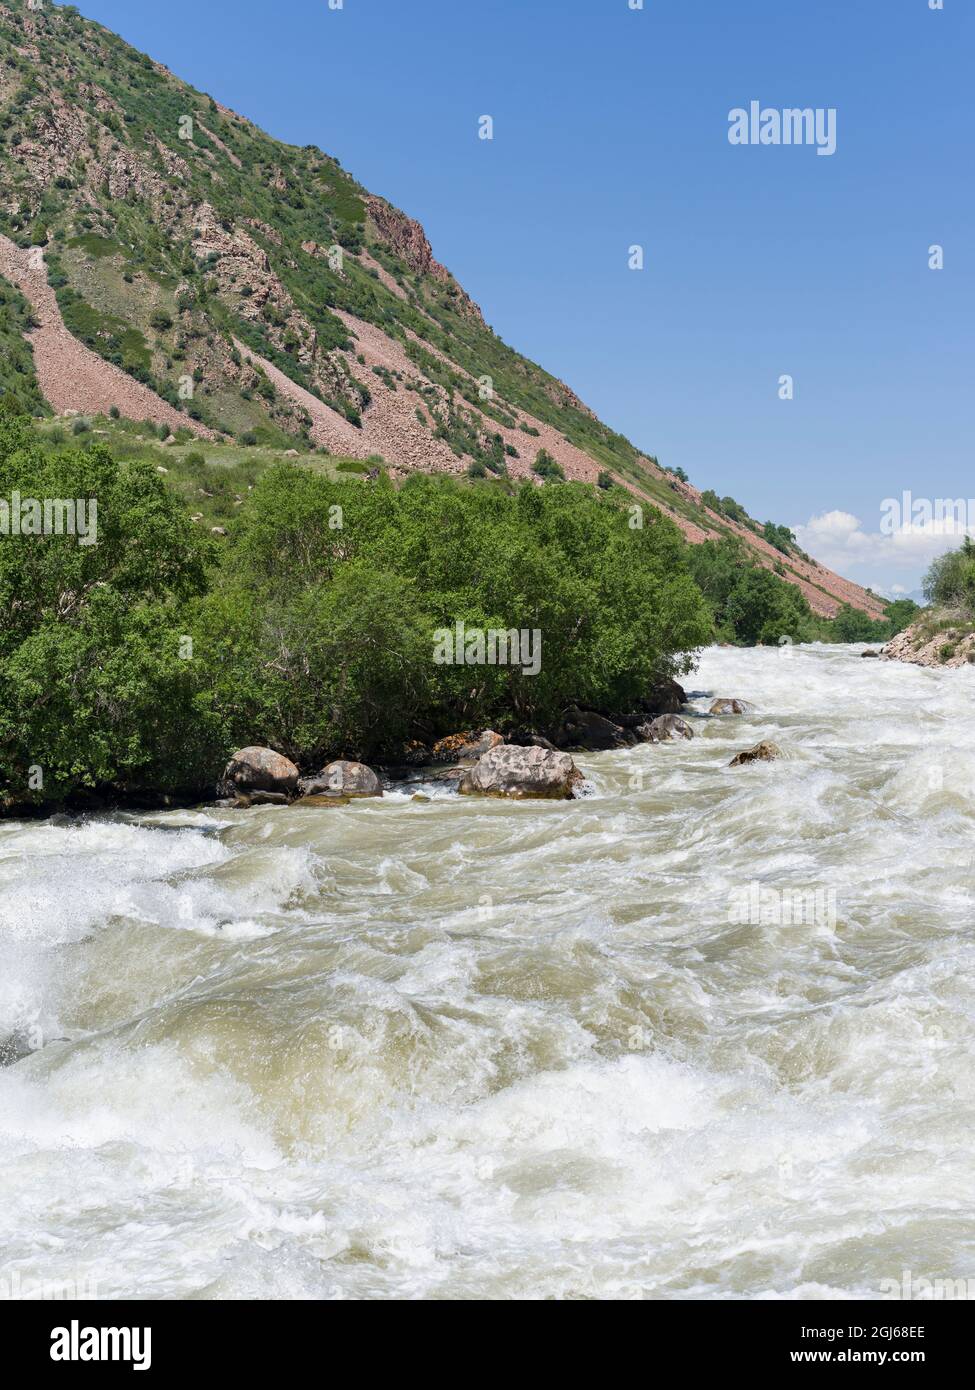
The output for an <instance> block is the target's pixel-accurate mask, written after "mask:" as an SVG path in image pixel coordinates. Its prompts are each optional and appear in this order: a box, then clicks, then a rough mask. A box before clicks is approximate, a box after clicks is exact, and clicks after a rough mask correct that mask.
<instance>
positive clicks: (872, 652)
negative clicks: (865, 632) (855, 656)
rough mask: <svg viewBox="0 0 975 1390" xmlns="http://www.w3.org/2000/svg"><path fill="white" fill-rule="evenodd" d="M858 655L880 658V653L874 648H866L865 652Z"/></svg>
mask: <svg viewBox="0 0 975 1390" xmlns="http://www.w3.org/2000/svg"><path fill="white" fill-rule="evenodd" d="M860 655H861V656H876V657H879V656H880V653H879V652H878V651H877V650H876V648H874V647H868V648H867V650H866V651H865V652H861V653H860Z"/></svg>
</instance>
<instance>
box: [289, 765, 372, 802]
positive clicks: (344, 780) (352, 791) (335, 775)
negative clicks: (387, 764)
mask: <svg viewBox="0 0 975 1390" xmlns="http://www.w3.org/2000/svg"><path fill="white" fill-rule="evenodd" d="M299 790H300V792H301V794H302V796H331V797H339V796H382V794H383V787H382V783H381V782H380V780H379V778H378V777H377V776H376V774H375V773H374V772H373V770H372V768H371V767H366V765H365V763H352V762H346V761H345V760H343V759H340V760H339V761H338V762H335V763H329V765H328V766H327V767H323V768H322V770H321V772H319V773H318V775H317V776H316V777H303V778H302V779H301V784H300V787H299Z"/></svg>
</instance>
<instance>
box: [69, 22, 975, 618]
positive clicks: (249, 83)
mask: <svg viewBox="0 0 975 1390" xmlns="http://www.w3.org/2000/svg"><path fill="white" fill-rule="evenodd" d="M629 4H630V0H618V4H614V7H613V9H612V10H611V11H610V10H609V9H608V8H606V7H603V10H602V13H598V12H597V8H596V6H595V4H594V3H590V0H565V3H561V2H560V0H541V3H539V4H538V5H536V6H533V7H532V9H531V11H530V12H528V11H526V10H525V9H524V8H523V7H519V6H518V5H515V4H514V3H513V2H512V0H492V3H489V4H488V5H487V6H486V7H480V8H479V9H478V10H477V12H476V13H464V14H457V13H455V12H454V11H453V9H451V8H450V7H449V6H448V5H447V4H446V0H422V4H414V5H412V6H410V7H409V9H408V11H404V10H403V9H402V8H397V7H396V6H394V5H393V4H392V3H391V0H369V2H368V3H365V2H364V0H363V2H362V3H359V0H344V3H343V4H342V7H341V8H340V9H331V8H328V7H326V6H325V5H324V4H323V3H321V0H296V3H295V4H294V5H293V6H292V7H291V10H290V12H289V13H290V16H291V18H292V21H293V22H292V23H290V24H286V25H282V24H280V23H279V22H278V18H277V16H275V15H272V14H270V13H269V12H268V11H267V10H266V9H265V8H264V7H263V6H261V5H259V4H257V3H256V0H241V3H240V4H239V5H238V6H237V7H236V9H237V14H238V16H239V20H240V22H239V23H238V24H235V25H234V26H233V27H232V28H229V29H228V27H227V25H226V23H225V22H223V21H221V19H220V17H219V15H218V14H216V13H214V12H210V11H205V10H204V11H200V10H199V9H198V8H197V7H196V6H195V5H191V4H189V3H188V0H172V3H171V4H170V5H168V6H167V7H166V11H165V14H164V15H163V14H161V13H159V12H156V11H153V10H151V9H147V10H146V11H144V12H138V11H136V12H133V11H132V10H131V8H130V7H128V6H127V5H123V4H122V2H121V0H83V3H82V4H81V5H80V6H79V8H80V10H81V12H82V13H83V14H84V15H85V16H86V17H88V18H91V19H94V20H96V21H98V22H99V23H102V24H104V25H105V26H106V27H108V28H110V29H113V30H115V31H116V32H118V33H119V34H121V36H122V37H123V38H125V39H126V40H127V41H128V42H130V43H132V44H133V45H134V46H135V47H137V48H140V49H142V50H143V51H145V52H148V53H150V54H151V56H152V57H154V58H156V59H157V60H158V61H160V62H163V63H165V64H166V66H168V67H170V68H171V69H172V70H173V71H174V72H175V73H176V74H177V76H179V77H181V78H183V79H184V80H187V81H189V82H191V83H192V84H193V85H194V86H196V87H198V88H199V89H200V90H204V91H207V92H210V93H211V94H212V95H214V96H215V97H217V98H218V99H219V100H220V101H222V102H224V103H225V104H227V105H229V106H231V107H233V108H234V109H235V110H238V111H239V112H240V113H241V114H242V115H245V116H247V117H248V118H249V119H251V120H252V121H254V122H255V123H256V124H257V125H259V126H261V127H262V128H264V129H266V130H267V131H268V132H269V133H270V134H272V135H273V136H275V137H277V138H280V139H283V140H286V141H288V142H289V143H293V144H297V145H303V144H308V143H315V144H318V145H319V146H320V147H321V148H322V149H323V150H325V152H326V153H328V154H330V155H332V156H334V157H336V158H337V159H338V160H339V161H340V162H341V164H342V166H343V167H344V168H347V169H348V170H349V171H350V172H351V173H352V174H353V175H354V177H355V178H356V179H357V180H359V181H360V182H361V183H362V184H364V185H365V186H366V187H367V188H368V189H369V190H370V191H372V192H375V193H378V194H381V195H382V196H383V197H385V198H387V199H388V200H389V201H390V202H392V203H393V204H395V205H396V206H398V207H400V208H402V209H403V211H405V212H406V213H407V214H408V215H409V216H411V217H414V218H416V219H417V220H418V221H419V222H420V223H421V224H422V225H423V227H424V229H425V230H426V232H427V235H428V237H429V238H430V241H431V243H432V246H433V251H434V255H435V256H436V257H437V259H438V260H440V261H442V262H443V263H444V264H445V265H446V266H447V267H448V268H449V269H450V270H451V271H452V272H453V273H454V274H455V275H456V277H457V279H458V280H459V282H460V283H461V284H462V285H463V286H464V288H465V289H466V290H467V291H468V293H470V294H471V296H472V297H473V299H474V300H475V301H476V302H478V303H479V304H480V305H481V306H482V308H483V309H484V312H485V317H486V319H487V321H488V322H489V323H490V324H491V325H492V327H493V328H494V329H495V331H496V332H497V333H498V334H499V335H500V336H501V337H502V338H503V339H504V340H505V341H506V342H508V343H509V344H511V345H512V346H513V347H515V348H516V349H517V350H519V351H521V352H524V353H525V354H526V355H527V356H529V357H530V358H532V360H534V361H536V362H538V363H540V364H541V365H542V366H543V367H545V368H546V370H548V371H550V372H552V373H553V375H555V376H557V377H560V378H561V379H562V380H564V381H566V382H567V383H568V384H569V385H570V386H571V387H572V389H573V390H574V391H576V392H577V393H578V394H579V395H580V396H581V397H582V399H583V400H585V401H586V403H587V404H589V405H590V406H591V407H592V408H593V409H594V410H595V411H596V413H597V414H598V415H599V416H600V418H601V419H603V420H604V421H606V423H608V424H609V425H610V427H611V428H613V429H616V430H619V431H620V432H621V433H623V434H625V435H626V436H627V437H628V438H629V439H630V440H631V441H632V442H633V443H634V444H635V445H636V446H637V447H638V448H639V449H641V450H642V451H643V452H645V453H647V454H651V455H654V456H655V457H658V458H659V459H660V461H661V463H663V464H664V465H666V466H670V467H680V468H683V469H684V470H685V471H686V472H687V474H688V475H689V477H690V479H691V481H692V482H693V483H694V485H695V486H697V487H698V488H700V489H702V490H703V489H706V488H713V489H714V490H716V491H717V492H718V493H719V494H720V495H733V496H734V497H735V498H736V499H737V500H738V501H739V502H741V504H742V505H743V506H745V508H746V509H747V510H748V512H749V513H750V514H751V515H753V516H755V517H756V518H757V519H759V520H761V521H764V520H766V519H771V520H773V521H775V522H778V523H784V524H786V525H788V526H789V527H790V528H792V529H793V530H794V531H795V532H796V535H797V539H798V542H799V544H800V546H802V548H803V549H805V550H807V551H808V552H809V553H810V554H812V555H813V556H814V557H815V558H817V559H819V560H820V561H822V563H824V564H825V565H827V566H828V567H829V568H831V569H834V570H837V571H838V572H839V573H841V574H843V575H845V576H847V577H849V578H851V579H854V580H856V581H857V582H858V583H860V584H862V585H864V586H866V587H870V588H873V589H874V590H876V591H878V592H882V593H886V594H889V595H893V596H898V595H900V594H905V593H916V592H917V589H918V585H919V583H920V579H921V576H922V574H923V572H924V570H925V569H926V567H927V565H928V563H929V562H930V560H931V559H933V558H934V557H935V556H936V555H937V554H940V553H942V552H943V551H944V550H945V549H948V548H951V546H952V544H954V543H957V542H958V541H959V540H960V538H961V534H962V532H960V531H957V530H949V531H947V532H945V531H943V530H939V529H938V528H937V527H936V526H928V527H924V526H921V527H910V526H908V527H906V528H905V529H904V530H902V531H901V532H899V533H897V534H895V535H892V536H891V535H884V534H883V533H882V532H881V529H880V525H881V519H882V514H883V507H884V502H885V500H886V499H889V498H891V497H898V496H900V495H901V494H902V493H903V492H905V491H911V492H913V493H914V494H915V495H921V494H924V495H927V493H928V491H930V493H931V495H932V496H933V495H935V494H937V496H939V497H960V496H962V495H966V496H967V493H968V491H969V490H970V489H969V488H968V487H967V484H966V483H965V478H966V476H967V472H968V470H969V469H970V453H969V450H968V446H969V444H970V441H971V438H972V425H973V418H972V414H973V412H972V405H971V400H970V397H971V393H970V391H968V390H967V389H966V388H967V385H968V382H967V368H966V361H965V356H966V352H965V350H966V349H969V348H970V346H971V329H970V326H969V325H970V320H971V314H970V312H966V310H968V309H969V307H970V306H969V304H968V303H966V302H965V301H966V298H968V299H970V297H971V291H972V283H973V277H972V267H971V256H970V238H966V237H965V236H964V235H963V234H962V228H963V227H964V225H965V221H966V219H970V217H971V213H972V211H973V207H972V204H973V197H972V193H971V189H970V187H969V186H967V184H966V182H965V180H963V179H961V178H959V174H960V172H961V170H962V169H963V168H964V165H963V163H962V161H963V158H964V155H963V149H964V147H965V145H967V143H968V141H969V138H970V136H971V134H972V118H971V113H970V112H968V111H967V110H965V109H964V107H963V104H962V101H963V93H964V86H963V84H964V73H965V58H966V54H969V53H970V52H971V47H972V45H971V39H972V37H973V36H975V17H973V16H972V15H971V14H970V13H968V14H965V13H964V12H962V10H961V7H960V6H957V5H952V4H950V3H949V4H948V5H947V7H946V8H945V9H942V10H931V9H929V6H928V3H927V0H897V3H896V4H895V5H893V6H891V5H887V6H885V7H884V8H883V11H881V7H880V5H879V4H875V5H871V6H868V7H866V11H864V10H863V9H861V10H859V11H858V12H857V13H855V14H853V13H850V10H849V7H848V6H847V5H845V4H844V3H842V0H824V3H823V4H821V5H820V6H818V7H817V12H816V14H815V15H812V14H809V15H801V14H798V15H792V16H790V19H789V23H788V25H785V24H783V23H782V21H781V16H780V15H779V13H778V6H777V5H774V4H773V3H772V0H750V2H749V3H748V4H747V5H745V6H744V7H739V9H738V11H737V12H736V15H735V16H734V17H731V16H729V15H728V13H727V11H726V9H725V8H724V7H723V6H720V5H719V4H718V3H717V0H702V3H700V4H698V5H696V6H695V7H694V8H693V11H690V10H688V9H687V8H686V7H684V8H683V9H680V8H679V7H677V6H674V5H666V6H661V5H658V4H656V3H653V4H646V5H645V6H644V7H643V9H640V10H633V9H630V8H629ZM458 47H459V48H460V49H461V50H462V51H463V52H464V53H465V63H464V64H463V71H462V72H460V73H458V72H456V71H455V70H454V69H455V67H456V64H455V63H446V62H445V61H443V60H444V59H445V58H446V56H447V55H451V56H452V54H453V53H454V51H455V50H456V49H457V48H458ZM366 53H367V54H368V76H369V80H368V101H367V102H363V101H362V81H363V55H364V54H366ZM539 54H541V55H543V56H545V58H546V59H547V61H546V62H545V63H544V64H539V63H538V62H537V56H538V55H539ZM322 57H325V58H326V60H327V62H328V82H327V85H326V84H323V82H322V80H321V73H320V71H319V70H318V68H317V67H316V64H319V63H320V61H321V59H322ZM431 64H432V65H434V66H436V68H437V75H438V80H437V82H436V83H431V84H428V85H427V86H425V88H424V100H423V102H422V104H420V103H415V102H413V100H412V99H413V97H414V94H415V92H416V90H417V86H416V82H415V80H414V78H415V74H416V73H417V72H422V71H423V70H424V69H425V68H426V67H429V66H430V65H431ZM649 76H652V78H653V85H652V86H651V87H650V88H649V90H648V89H647V87H646V83H647V79H648V77H649ZM529 78H530V80H528V79H529ZM582 90H584V91H585V100H580V101H578V102H570V101H566V100H565V99H564V97H563V96H562V95H561V94H564V93H565V92H567V91H582ZM905 91H910V92H911V94H912V99H911V103H910V105H909V106H906V105H905V103H904V101H903V93H904V92H905ZM754 106H758V107H759V108H760V109H761V110H762V112H763V114H764V112H766V111H785V110H787V109H789V108H798V109H800V110H801V109H807V110H809V111H811V112H814V113H819V112H827V113H828V112H829V111H833V112H834V136H835V148H834V150H833V151H832V152H830V151H829V150H827V149H824V148H819V149H806V148H785V147H784V142H783V145H781V146H779V147H777V148H776V147H772V146H762V145H759V147H757V148H756V147H754V140H755V138H756V137H757V131H755V130H753V131H752V139H751V140H749V144H751V145H753V147H751V148H747V149H743V148H736V146H735V145H734V144H733V143H732V138H731V134H730V130H729V126H730V123H731V119H732V115H733V113H734V111H735V110H736V109H740V110H742V111H743V112H745V111H749V114H752V115H754V112H753V111H752V110H750V108H752V107H754ZM485 114H490V115H491V116H492V118H493V121H494V131H493V135H494V138H493V139H492V140H490V141H488V140H481V139H479V138H478V121H479V120H480V118H481V117H482V116H483V115H485ZM931 130H937V131H938V139H937V141H933V140H931V139H930V135H929V132H930V131H931ZM661 132H665V135H664V137H663V138H662V136H661ZM824 154H830V157H829V158H820V157H818V156H819V155H824ZM580 169H581V170H583V171H585V172H586V173H592V171H594V170H598V177H595V178H593V180H592V182H591V183H590V182H588V181H586V180H582V181H580V179H579V170H580ZM905 189H909V190H910V195H911V196H910V198H905V196H904V194H905ZM934 246H939V247H942V248H943V268H941V269H938V270H935V269H930V268H929V260H931V259H932V252H931V248H932V247H934ZM634 247H640V248H641V250H642V254H643V261H644V268H643V269H642V270H631V269H630V268H629V265H630V263H631V262H632V261H633V260H634V257H633V255H632V251H633V248H634ZM637 259H638V258H637ZM651 316H652V319H653V322H654V323H655V324H656V325H657V328H656V330H655V331H654V333H653V336H652V338H651V337H649V335H648V333H647V330H646V327H645V325H646V323H647V321H648V319H650V317H651ZM610 347H611V350H608V349H609V348H610ZM787 377H788V378H791V379H792V383H793V385H792V388H791V389H792V390H793V393H794V394H793V398H792V399H780V392H781V391H782V390H783V389H785V390H788V389H789V388H788V387H783V386H782V385H781V383H782V381H783V379H784V378H787ZM932 450H933V454H932ZM783 459H785V460H787V463H786V464H785V465H783V462H782V460H783ZM966 529H967V530H969V531H971V530H972V528H971V527H968V528H966Z"/></svg>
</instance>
